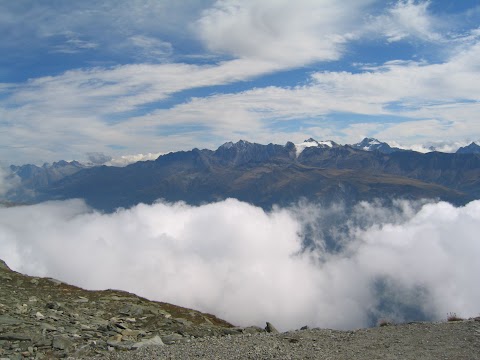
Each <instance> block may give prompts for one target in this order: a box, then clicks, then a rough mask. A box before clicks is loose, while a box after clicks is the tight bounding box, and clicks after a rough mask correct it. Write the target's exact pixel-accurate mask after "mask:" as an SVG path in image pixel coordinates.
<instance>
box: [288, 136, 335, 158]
mask: <svg viewBox="0 0 480 360" xmlns="http://www.w3.org/2000/svg"><path fill="white" fill-rule="evenodd" d="M335 145H337V144H336V143H335V142H334V141H332V140H326V141H317V140H315V139H313V138H309V139H307V140H305V141H304V142H302V143H300V144H295V149H296V150H297V156H299V155H300V154H301V153H302V151H303V150H305V149H306V148H307V147H318V148H322V149H327V148H333V147H334V146H335Z"/></svg>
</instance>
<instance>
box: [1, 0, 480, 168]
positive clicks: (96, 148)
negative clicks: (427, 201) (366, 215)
mask: <svg viewBox="0 0 480 360" xmlns="http://www.w3.org/2000/svg"><path fill="white" fill-rule="evenodd" d="M0 31H1V33H2V37H1V39H0V53H1V56H0V163H3V164H25V163H34V164H42V163H44V162H53V161H58V160H60V159H65V160H73V159H75V160H80V161H82V160H87V159H88V158H89V154H97V155H104V156H105V158H112V159H117V158H119V159H122V158H121V157H122V156H134V157H135V159H136V158H142V156H143V155H142V154H146V156H150V157H151V155H152V154H160V153H166V152H169V151H178V150H189V149H192V148H195V147H197V148H209V149H215V148H217V147H218V146H220V145H221V144H222V143H224V142H227V141H238V140H240V139H244V140H248V141H252V142H258V143H263V144H266V143H271V142H272V143H278V144H284V143H286V142H287V141H293V142H297V143H298V142H301V141H303V140H304V139H307V138H309V137H314V138H316V139H317V140H329V139H331V140H334V141H336V142H338V143H341V144H345V143H356V142H359V141H360V140H362V138H363V137H367V136H368V137H375V138H378V139H380V140H382V141H386V142H389V143H390V144H392V145H396V146H402V147H405V148H413V149H423V148H425V147H427V146H429V145H435V146H437V147H438V148H439V149H443V150H445V151H454V150H456V148H458V147H459V146H463V145H466V144H468V143H470V142H471V141H478V140H479V139H480V121H479V119H478V114H479V113H480V103H479V100H480V65H479V62H478V59H479V58H480V4H479V3H478V0H463V1H456V0H430V1H423V0H396V1H384V0H344V1H336V0H297V1H295V2H292V1H287V0H262V1H258V0H242V1H240V0H218V1H213V0H184V1H175V0H129V1H117V0H116V1H113V0H105V1H101V2H98V1H93V0H84V1H67V0H42V1H36V0H22V1H10V0H0ZM100 157H101V156H100Z"/></svg>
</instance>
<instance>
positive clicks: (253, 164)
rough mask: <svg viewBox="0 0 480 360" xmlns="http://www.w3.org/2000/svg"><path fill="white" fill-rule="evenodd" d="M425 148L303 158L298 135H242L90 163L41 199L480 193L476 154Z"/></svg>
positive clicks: (108, 206) (264, 200)
mask: <svg viewBox="0 0 480 360" xmlns="http://www.w3.org/2000/svg"><path fill="white" fill-rule="evenodd" d="M426 155H429V154H426ZM426 155H424V154H419V153H414V152H398V153H392V154H382V153H379V152H366V151H362V150H356V149H354V148H352V147H349V146H339V147H334V148H319V147H310V148H306V149H305V150H304V151H303V152H302V153H301V154H300V155H299V156H298V158H297V157H296V154H295V146H294V145H293V144H292V143H287V145H285V146H281V145H273V144H269V145H260V144H252V143H248V142H245V141H240V142H238V143H236V144H232V143H227V144H224V145H222V146H221V147H220V148H219V149H218V150H216V151H210V150H198V149H194V150H191V151H182V152H176V153H170V154H167V155H164V156H161V157H159V158H158V159H157V160H155V161H146V162H139V163H135V164H132V165H129V166H127V167H125V168H114V167H105V166H103V167H97V168H90V169H86V170H83V171H80V172H77V173H76V174H73V175H72V176H68V177H65V178H63V179H61V180H60V181H58V182H57V183H55V184H54V186H49V187H46V188H44V189H43V192H42V195H41V197H39V199H38V200H46V199H66V198H74V197H80V198H84V199H86V200H87V202H88V203H89V204H90V205H92V206H94V207H95V208H99V209H103V210H107V211H112V210H114V209H115V208H116V207H129V206H132V205H134V204H137V203H139V202H144V203H152V202H154V201H155V200H157V199H159V198H162V199H165V200H168V201H180V200H181V201H186V202H187V203H190V204H201V203H204V202H211V201H217V200H222V199H225V198H228V197H234V198H237V199H239V200H243V201H247V202H250V203H253V204H256V205H259V206H262V207H265V208H268V207H270V206H272V205H273V204H288V203H291V202H295V201H297V200H298V199H299V198H301V197H306V198H308V199H310V200H322V201H327V202H330V201H339V200H341V201H345V202H355V201H359V200H371V199H373V198H394V197H401V198H409V199H418V198H423V197H426V198H439V199H443V200H448V201H451V202H453V203H457V204H458V203H465V202H467V201H469V200H471V199H473V195H475V194H477V193H478V187H479V186H478V179H479V176H478V172H479V169H480V164H479V159H478V157H476V156H474V155H468V156H466V155H452V154H437V153H434V154H433V155H429V156H426ZM443 155H446V156H445V157H443ZM472 194H473V195H472Z"/></svg>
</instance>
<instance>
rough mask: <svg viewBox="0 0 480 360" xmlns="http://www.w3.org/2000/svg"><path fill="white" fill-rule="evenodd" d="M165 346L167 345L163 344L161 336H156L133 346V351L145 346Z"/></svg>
mask: <svg viewBox="0 0 480 360" xmlns="http://www.w3.org/2000/svg"><path fill="white" fill-rule="evenodd" d="M180 336H181V335H180ZM163 345H165V344H164V343H163V341H162V339H161V338H160V336H158V335H156V336H154V337H153V338H150V339H145V340H142V341H139V342H137V343H135V344H133V345H132V349H138V348H141V347H143V346H163Z"/></svg>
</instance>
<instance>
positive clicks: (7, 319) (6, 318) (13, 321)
mask: <svg viewBox="0 0 480 360" xmlns="http://www.w3.org/2000/svg"><path fill="white" fill-rule="evenodd" d="M20 324H23V321H22V320H19V319H17V318H14V317H13V316H10V315H0V325H20Z"/></svg>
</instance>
